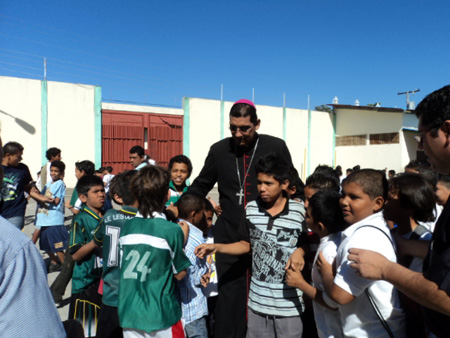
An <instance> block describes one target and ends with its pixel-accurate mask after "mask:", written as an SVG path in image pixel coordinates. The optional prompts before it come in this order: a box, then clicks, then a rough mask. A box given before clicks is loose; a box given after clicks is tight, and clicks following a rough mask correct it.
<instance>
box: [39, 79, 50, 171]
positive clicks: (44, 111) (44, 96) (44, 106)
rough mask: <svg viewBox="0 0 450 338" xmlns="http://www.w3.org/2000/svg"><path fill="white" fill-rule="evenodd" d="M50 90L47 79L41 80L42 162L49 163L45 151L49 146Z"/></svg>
mask: <svg viewBox="0 0 450 338" xmlns="http://www.w3.org/2000/svg"><path fill="white" fill-rule="evenodd" d="M47 129H48V91H47V81H41V164H42V165H44V164H45V163H47V158H46V157H45V153H46V151H47V147H48V139H47V135H48V134H47Z"/></svg>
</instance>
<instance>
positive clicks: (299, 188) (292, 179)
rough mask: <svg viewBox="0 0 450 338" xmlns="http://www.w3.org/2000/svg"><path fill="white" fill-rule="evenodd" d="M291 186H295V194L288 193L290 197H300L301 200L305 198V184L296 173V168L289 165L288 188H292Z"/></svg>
mask: <svg viewBox="0 0 450 338" xmlns="http://www.w3.org/2000/svg"><path fill="white" fill-rule="evenodd" d="M292 187H295V188H296V190H295V194H293V195H290V198H300V199H301V200H304V199H305V192H304V189H305V184H304V183H303V181H302V179H301V178H300V176H299V175H298V171H297V169H295V168H294V167H291V168H290V169H289V186H288V188H289V189H292Z"/></svg>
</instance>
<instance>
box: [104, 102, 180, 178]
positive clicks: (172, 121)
mask: <svg viewBox="0 0 450 338" xmlns="http://www.w3.org/2000/svg"><path fill="white" fill-rule="evenodd" d="M135 145H140V146H141V147H143V148H144V149H145V153H146V154H147V156H148V157H150V158H152V159H154V160H155V161H156V163H157V164H158V165H160V166H163V167H166V166H167V164H168V163H169V160H170V158H171V157H173V156H175V155H178V154H182V153H183V116H181V115H166V114H156V113H136V112H127V111H117V110H102V166H111V167H113V169H114V171H113V173H114V174H118V173H120V172H122V171H124V170H129V169H132V166H131V164H130V159H129V151H130V148H131V147H133V146H135Z"/></svg>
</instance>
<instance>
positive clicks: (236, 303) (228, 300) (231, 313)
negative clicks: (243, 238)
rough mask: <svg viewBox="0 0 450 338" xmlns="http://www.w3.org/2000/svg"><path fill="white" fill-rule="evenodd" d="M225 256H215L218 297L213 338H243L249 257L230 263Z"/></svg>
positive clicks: (245, 328) (244, 333)
mask: <svg viewBox="0 0 450 338" xmlns="http://www.w3.org/2000/svg"><path fill="white" fill-rule="evenodd" d="M227 256H228V255H220V254H216V266H217V271H218V277H219V295H218V296H217V303H216V308H215V320H214V337H215V338H245V335H246V333H247V298H248V294H247V290H248V266H249V265H248V262H249V257H240V259H239V260H238V261H236V259H234V261H235V262H234V263H231V262H230V260H229V256H228V257H227ZM230 263H231V264H230Z"/></svg>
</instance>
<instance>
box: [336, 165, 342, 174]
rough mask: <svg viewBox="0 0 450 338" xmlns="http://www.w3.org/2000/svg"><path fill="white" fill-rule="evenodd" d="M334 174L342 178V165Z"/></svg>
mask: <svg viewBox="0 0 450 338" xmlns="http://www.w3.org/2000/svg"><path fill="white" fill-rule="evenodd" d="M334 172H335V173H336V175H338V176H339V177H340V176H342V167H341V166H340V165H338V166H337V167H336V168H335V169H334Z"/></svg>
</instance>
